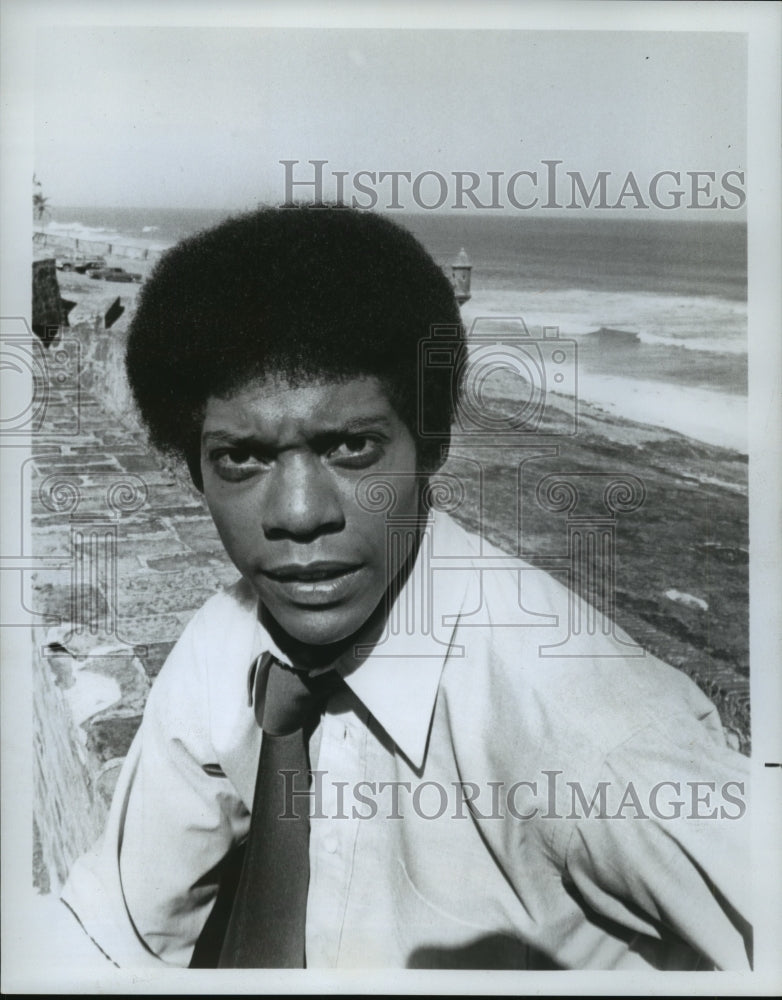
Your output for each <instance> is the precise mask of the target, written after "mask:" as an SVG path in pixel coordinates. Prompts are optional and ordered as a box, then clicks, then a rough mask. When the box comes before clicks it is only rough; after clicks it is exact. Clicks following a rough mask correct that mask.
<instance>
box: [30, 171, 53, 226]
mask: <svg viewBox="0 0 782 1000" xmlns="http://www.w3.org/2000/svg"><path fill="white" fill-rule="evenodd" d="M48 214H49V199H48V198H46V197H45V196H44V193H43V188H42V187H41V182H40V181H39V180H38V178H37V177H36V176H35V174H33V218H34V219H35V221H36V222H40V223H42V224H43V225H44V226H45V225H46V216H47V215H48Z"/></svg>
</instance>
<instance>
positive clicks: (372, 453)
mask: <svg viewBox="0 0 782 1000" xmlns="http://www.w3.org/2000/svg"><path fill="white" fill-rule="evenodd" d="M382 453H383V449H382V445H381V443H380V441H378V440H377V438H373V437H370V436H369V435H366V434H361V435H356V436H354V437H346V438H343V439H342V440H341V441H339V442H338V443H337V444H335V445H333V446H332V447H331V448H329V450H328V451H327V453H326V456H327V458H328V459H329V460H330V461H332V462H335V463H336V464H338V465H340V466H343V467H346V468H350V469H363V468H365V467H366V466H368V465H372V464H373V462H376V461H378V459H379V458H380V457H381V455H382Z"/></svg>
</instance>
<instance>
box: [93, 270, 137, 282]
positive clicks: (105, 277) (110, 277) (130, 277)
mask: <svg viewBox="0 0 782 1000" xmlns="http://www.w3.org/2000/svg"><path fill="white" fill-rule="evenodd" d="M87 273H88V275H89V277H90V278H95V280H96V281H141V275H140V274H133V273H131V272H130V271H126V270H125V268H124V267H98V268H95V269H92V270H89V271H88V272H87Z"/></svg>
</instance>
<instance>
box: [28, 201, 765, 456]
mask: <svg viewBox="0 0 782 1000" xmlns="http://www.w3.org/2000/svg"><path fill="white" fill-rule="evenodd" d="M226 214H228V213H227V212H226V211H224V210H217V209H135V208H116V209H108V208H89V209H88V208H54V209H53V212H52V217H51V219H50V220H49V221H48V222H47V227H46V228H47V231H49V232H51V233H59V234H63V235H65V234H67V235H71V236H77V237H81V238H84V239H93V240H100V241H107V242H112V243H122V242H127V243H132V244H139V245H143V246H148V247H150V248H153V249H161V248H165V247H168V246H171V245H172V244H173V243H175V242H177V240H179V239H181V238H183V237H184V236H187V235H189V234H191V233H193V232H196V231H198V230H199V229H202V228H205V227H207V226H210V225H213V224H214V223H216V222H218V221H220V219H222V218H224V217H225V216H226ZM392 217H393V218H395V219H396V220H397V221H398V222H400V223H401V224H403V225H405V226H407V227H408V228H409V229H411V230H412V231H413V233H415V235H416V236H417V237H418V238H419V239H420V240H421V242H422V243H423V244H424V245H425V246H426V247H427V248H428V249H429V251H430V252H431V253H432V255H433V256H434V258H435V259H436V260H437V261H438V262H439V263H440V264H441V265H442V266H443V267H445V268H446V269H447V268H448V265H449V264H450V262H451V261H452V260H453V259H454V257H455V256H456V255H457V253H458V252H459V250H460V249H461V248H462V247H463V248H464V249H465V250H466V252H467V254H468V255H469V258H470V261H471V263H472V289H471V291H472V297H471V299H470V300H469V301H468V302H467V303H465V305H464V306H463V309H462V314H463V317H464V320H465V323H466V326H467V329H468V330H473V332H474V334H476V335H478V336H479V335H480V334H481V332H483V331H488V330H492V331H494V332H495V333H498V334H500V335H508V334H512V333H513V332H514V331H517V330H519V329H522V328H526V331H527V332H528V333H529V335H530V336H532V337H533V338H540V337H541V336H542V335H543V330H544V328H546V327H547V328H552V327H556V328H558V334H559V337H560V339H562V340H564V341H567V342H568V344H569V345H574V347H573V349H572V350H570V349H568V359H570V358H571V357H575V358H577V376H578V377H577V381H573V382H572V383H571V381H569V380H566V386H565V388H567V387H568V386H570V387H571V389H570V391H573V392H576V393H577V396H578V398H579V399H583V400H585V401H587V402H589V403H591V404H594V405H597V406H599V407H601V408H603V409H604V410H605V411H606V412H609V413H612V414H616V415H620V416H625V417H628V418H629V419H632V420H637V421H640V422H643V423H648V424H655V425H660V426H664V427H668V428H670V429H673V430H677V431H680V432H681V433H684V434H687V435H689V436H690V437H694V438H696V439H698V440H701V441H705V442H707V443H710V444H715V445H722V446H724V447H728V448H732V449H735V450H737V451H741V452H743V453H746V451H747V254H746V243H747V240H746V236H747V234H746V225H745V224H744V223H740V222H710V221H709V222H706V221H704V222H690V221H687V222H681V221H670V222H669V221H667V220H660V221H658V220H649V219H642V220H636V219H633V220H627V221H625V220H613V219H612V220H607V219H596V218H594V217H592V216H588V217H587V216H582V217H580V218H578V219H567V218H561V217H557V218H546V217H542V216H536V217H526V216H524V215H518V216H513V217H508V216H507V215H503V216H501V217H498V216H492V215H488V214H486V213H484V214H482V215H477V214H476V215H443V214H434V213H432V214H429V215H425V214H420V215H402V214H401V213H399V214H393V216H392ZM519 321H523V327H522V326H521V325H520V322H519ZM598 331H602V332H600V333H598ZM606 331H608V332H606ZM616 331H621V333H617V332H616ZM549 334H551V330H550V329H549ZM551 385H552V387H553V383H551ZM555 391H556V390H555Z"/></svg>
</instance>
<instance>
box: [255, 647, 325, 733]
mask: <svg viewBox="0 0 782 1000" xmlns="http://www.w3.org/2000/svg"><path fill="white" fill-rule="evenodd" d="M341 684H342V680H341V678H340V677H339V675H338V674H337V673H336V672H335V671H333V670H331V671H328V672H327V673H325V674H320V675H318V676H317V677H310V676H309V675H308V674H306V673H305V672H304V671H303V670H294V669H293V668H292V667H288V666H286V665H285V664H284V663H280V661H279V660H278V659H276V658H275V657H274V656H272V654H271V653H264V655H263V656H262V657H261V660H260V662H259V663H258V667H257V673H256V677H255V717H256V719H257V721H258V725H259V726H260V727H261V728H262V729H263V731H264V733H266V734H267V735H269V736H288V735H289V734H290V733H294V732H296V731H297V730H299V729H308V728H309V727H310V726H314V724H315V723H316V722H317V719H318V717H319V715H320V713H321V712H322V711H323V709H324V708H325V705H326V702H327V701H328V699H329V698H330V697H331V695H332V694H334V693H335V691H336V690H337V689H338V688H339V687H340V686H341Z"/></svg>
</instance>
